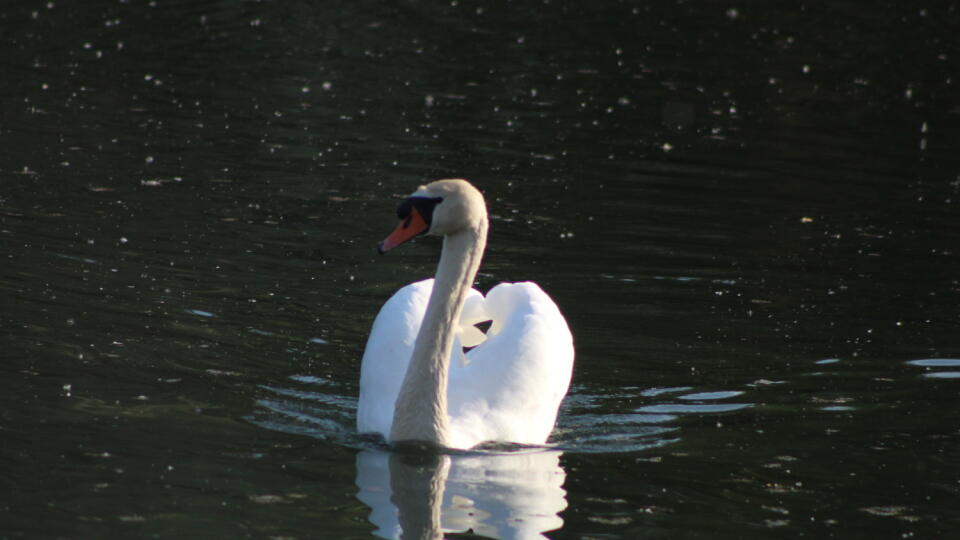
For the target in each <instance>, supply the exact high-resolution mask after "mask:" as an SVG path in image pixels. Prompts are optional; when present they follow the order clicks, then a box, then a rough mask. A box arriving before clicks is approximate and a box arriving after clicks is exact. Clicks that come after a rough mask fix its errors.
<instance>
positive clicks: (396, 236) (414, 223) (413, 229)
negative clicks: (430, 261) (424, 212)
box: [377, 208, 430, 255]
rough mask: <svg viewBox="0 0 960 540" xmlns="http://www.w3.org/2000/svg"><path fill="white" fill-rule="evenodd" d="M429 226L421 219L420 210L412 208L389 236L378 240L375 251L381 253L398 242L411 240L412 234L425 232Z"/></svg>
mask: <svg viewBox="0 0 960 540" xmlns="http://www.w3.org/2000/svg"><path fill="white" fill-rule="evenodd" d="M429 228H430V225H429V224H428V223H427V222H426V221H425V220H424V219H423V216H421V215H420V212H418V211H417V209H416V208H413V209H411V210H410V215H409V216H407V218H406V219H402V220H400V224H399V225H397V228H396V229H394V230H393V232H392V233H390V236H388V237H386V238H385V239H384V240H383V242H380V245H379V246H377V251H378V252H380V254H381V255H383V254H384V253H386V252H388V251H390V250H391V249H393V248H395V247H397V246H399V245H400V244H402V243H404V242H407V241H409V240H412V239H413V237H414V236H417V235H419V234H423V233H425V232H427V229H429Z"/></svg>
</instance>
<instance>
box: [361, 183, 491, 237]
mask: <svg viewBox="0 0 960 540" xmlns="http://www.w3.org/2000/svg"><path fill="white" fill-rule="evenodd" d="M397 217H398V218H400V224H399V225H397V228H396V229H395V230H394V231H393V232H392V233H390V236H388V237H387V238H386V239H385V240H384V241H383V242H380V246H379V247H378V251H379V252H380V253H386V252H387V251H389V250H391V249H393V248H395V247H397V246H399V245H400V244H402V243H404V242H406V241H408V240H411V239H413V238H414V237H416V236H419V235H421V234H428V235H432V236H445V235H450V234H456V233H458V232H461V231H470V230H479V229H480V228H481V227H482V226H483V225H484V224H485V223H486V220H487V206H486V204H485V203H484V201H483V195H481V194H480V191H478V190H477V188H475V187H473V186H472V185H470V182H467V181H466V180H437V181H436V182H431V183H429V184H427V185H425V186H420V187H419V188H418V189H417V191H415V192H413V194H412V195H410V196H409V197H407V198H406V199H405V200H404V201H403V202H402V203H400V206H398V207H397Z"/></svg>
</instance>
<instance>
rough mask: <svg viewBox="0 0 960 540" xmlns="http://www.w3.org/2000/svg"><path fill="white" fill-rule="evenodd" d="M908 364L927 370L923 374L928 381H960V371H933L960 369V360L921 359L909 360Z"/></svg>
mask: <svg viewBox="0 0 960 540" xmlns="http://www.w3.org/2000/svg"><path fill="white" fill-rule="evenodd" d="M907 364H910V365H913V366H920V367H923V368H927V372H926V373H924V374H923V377H925V378H927V379H960V371H932V370H933V369H935V368H960V358H921V359H918V360H909V361H907Z"/></svg>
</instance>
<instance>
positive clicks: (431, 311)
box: [390, 218, 487, 447]
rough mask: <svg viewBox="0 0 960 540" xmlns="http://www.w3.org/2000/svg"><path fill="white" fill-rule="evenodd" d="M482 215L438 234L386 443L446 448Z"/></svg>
mask: <svg viewBox="0 0 960 540" xmlns="http://www.w3.org/2000/svg"><path fill="white" fill-rule="evenodd" d="M486 242H487V221H486V218H484V219H483V221H481V223H480V224H479V225H478V226H477V228H475V229H468V230H464V231H460V232H457V233H454V234H451V235H447V236H444V238H443V252H442V253H441V255H440V264H439V265H438V266H437V275H436V278H435V281H434V283H433V292H432V293H431V294H430V301H429V302H428V303H427V311H426V313H425V314H424V316H423V324H422V325H421V326H420V333H419V334H417V340H416V342H415V343H414V346H413V355H412V356H411V357H410V365H409V367H407V374H406V375H405V376H404V379H403V385H402V386H401V387H400V394H399V395H398V396H397V402H396V406H395V407H394V411H393V427H392V428H391V430H390V442H403V441H410V442H420V443H428V444H434V445H437V446H443V447H448V446H450V419H449V417H448V415H447V375H448V371H449V368H450V352H451V348H452V347H453V338H454V336H455V335H456V331H457V325H458V324H459V321H460V312H461V310H462V309H463V302H464V299H465V298H466V296H467V292H468V291H469V290H470V287H471V285H472V284H473V279H474V278H475V277H476V275H477V269H479V268H480V258H481V256H482V255H483V248H484V246H485V245H486Z"/></svg>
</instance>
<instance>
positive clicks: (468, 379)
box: [357, 180, 573, 448]
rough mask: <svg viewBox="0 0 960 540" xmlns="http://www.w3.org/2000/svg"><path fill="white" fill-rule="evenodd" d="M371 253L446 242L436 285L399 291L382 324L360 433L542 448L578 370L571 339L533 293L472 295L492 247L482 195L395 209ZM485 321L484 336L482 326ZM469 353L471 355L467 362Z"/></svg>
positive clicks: (363, 393) (454, 194) (459, 191)
mask: <svg viewBox="0 0 960 540" xmlns="http://www.w3.org/2000/svg"><path fill="white" fill-rule="evenodd" d="M397 215H398V217H399V218H400V224H399V225H398V226H397V228H396V230H394V231H393V233H391V234H390V235H389V236H388V237H387V238H386V239H385V240H384V241H383V242H381V243H380V246H379V247H378V251H380V253H384V252H386V251H388V250H390V249H393V248H394V247H396V246H398V245H400V244H402V243H404V242H406V241H408V240H410V239H412V238H414V237H416V236H418V235H421V234H427V235H430V236H442V237H443V250H442V252H441V254H440V263H439V265H438V266H437V273H436V277H435V279H427V280H424V281H420V282H417V283H413V284H411V285H407V286H406V287H403V288H402V289H400V290H399V291H397V292H396V294H394V295H393V296H392V297H391V298H390V299H389V300H388V301H387V303H386V304H384V306H383V308H381V309H380V313H379V314H377V318H376V319H375V320H374V322H373V328H372V329H371V331H370V337H369V339H368V340H367V347H366V350H365V351H364V354H363V362H362V365H361V368H360V401H359V404H358V408H357V428H358V430H359V431H360V432H362V433H363V432H373V433H379V434H381V435H383V437H384V438H385V439H386V440H387V441H388V442H390V443H398V442H415V443H420V444H428V445H433V446H438V447H444V448H471V447H473V446H476V445H477V444H479V443H482V442H485V441H500V442H513V443H520V444H543V443H544V442H546V440H547V437H548V436H549V435H550V432H551V431H552V430H553V425H554V423H555V421H556V418H557V409H558V408H559V406H560V402H561V401H562V400H563V397H564V395H565V394H566V393H567V388H568V387H569V385H570V375H571V371H572V370H573V337H572V336H571V335H570V330H569V328H568V327H567V323H566V320H564V318H563V315H561V314H560V310H559V309H557V306H556V304H554V303H553V301H552V300H551V299H550V297H549V296H547V294H546V293H544V292H543V290H541V289H540V287H538V286H537V285H536V284H535V283H531V282H524V283H501V284H499V285H497V286H496V287H494V288H493V289H491V290H490V292H489V293H488V294H487V296H486V297H484V296H483V295H482V294H480V293H479V292H478V291H476V290H475V289H473V288H471V285H472V283H473V280H474V277H476V274H477V269H478V268H479V267H480V258H481V256H482V254H483V249H484V246H485V245H486V240H487V208H486V204H485V203H484V200H483V196H482V195H481V194H480V192H479V191H477V189H476V188H475V187H473V186H472V185H470V183H468V182H467V181H465V180H438V181H436V182H432V183H430V184H428V185H426V186H420V188H419V189H418V190H417V191H416V192H414V193H413V194H412V195H410V197H408V198H407V199H406V200H405V201H403V202H402V203H401V204H400V206H399V207H398V208H397ZM485 321H490V322H491V325H490V327H489V329H488V330H487V332H486V334H484V333H483V332H482V331H480V330H479V329H478V328H477V327H476V326H474V325H475V324H477V323H482V322H485ZM464 347H473V348H472V349H470V350H469V351H468V352H466V353H464V349H463V348H464Z"/></svg>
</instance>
